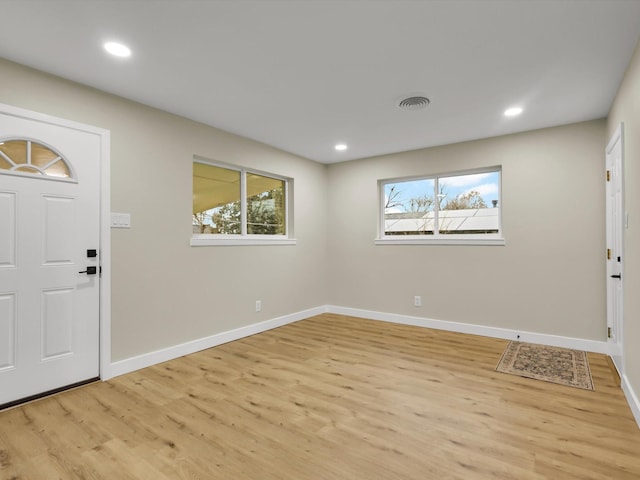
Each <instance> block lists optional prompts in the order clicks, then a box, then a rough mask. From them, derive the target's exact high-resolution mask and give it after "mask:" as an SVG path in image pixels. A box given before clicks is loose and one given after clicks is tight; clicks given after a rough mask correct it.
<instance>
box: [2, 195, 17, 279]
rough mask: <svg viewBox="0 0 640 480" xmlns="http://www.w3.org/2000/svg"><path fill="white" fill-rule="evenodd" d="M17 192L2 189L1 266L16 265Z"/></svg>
mask: <svg viewBox="0 0 640 480" xmlns="http://www.w3.org/2000/svg"><path fill="white" fill-rule="evenodd" d="M16 204H17V201H16V194H15V192H2V191H0V226H1V227H2V228H0V268H11V267H15V266H16V232H17V227H16V219H17V215H16Z"/></svg>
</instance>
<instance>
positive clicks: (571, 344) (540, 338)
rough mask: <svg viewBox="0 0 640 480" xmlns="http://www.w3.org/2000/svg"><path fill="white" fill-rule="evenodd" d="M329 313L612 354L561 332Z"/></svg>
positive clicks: (347, 310)
mask: <svg viewBox="0 0 640 480" xmlns="http://www.w3.org/2000/svg"><path fill="white" fill-rule="evenodd" d="M326 308H327V312H329V313H336V314H339V315H349V316H352V317H359V318H368V319H370V320H381V321H384V322H392V323H400V324H403V325H413V326H416V327H425V328H434V329H436V330H447V331H450V332H459V333H469V334H472V335H482V336H484V337H493V338H504V339H507V340H516V341H519V342H528V343H539V344H542V345H550V346H553V347H563V348H571V349H574V350H585V351H587V352H595V353H604V354H606V355H609V350H610V345H609V344H608V343H607V342H600V341H597V340H585V339H582V338H573V337H561V336H558V335H547V334H543V333H534V332H524V331H519V330H511V329H506V328H497V327H488V326H484V325H473V324H470V323H459V322H450V321H446V320H434V319H430V318H422V317H411V316H407V315H397V314H394V313H383V312H376V311H372V310H361V309H358V308H348V307H337V306H334V305H328V306H327V307H326Z"/></svg>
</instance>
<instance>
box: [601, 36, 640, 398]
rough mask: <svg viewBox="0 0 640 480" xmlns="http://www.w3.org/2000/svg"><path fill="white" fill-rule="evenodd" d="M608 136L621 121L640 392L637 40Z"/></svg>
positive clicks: (629, 349) (628, 311) (633, 352)
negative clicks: (622, 125)
mask: <svg viewBox="0 0 640 480" xmlns="http://www.w3.org/2000/svg"><path fill="white" fill-rule="evenodd" d="M608 120H609V121H608V125H607V127H608V128H607V133H608V136H607V138H610V137H611V135H613V133H614V131H615V129H616V127H617V126H618V125H619V124H620V123H621V122H622V123H624V153H623V155H624V175H625V181H624V189H625V192H624V201H625V209H626V211H627V212H628V214H629V227H628V228H627V229H626V230H625V235H624V345H623V350H624V373H625V375H626V377H627V379H628V381H629V383H630V384H631V387H632V388H633V390H634V391H635V393H636V395H640V297H639V296H638V292H639V291H640V248H638V246H639V245H640V182H639V180H640V44H639V45H638V46H637V47H636V50H635V53H634V55H633V58H632V60H631V63H630V64H629V67H628V68H627V72H626V74H625V77H624V80H623V82H622V84H621V86H620V89H619V91H618V94H617V95H616V98H615V101H614V103H613V107H612V109H611V112H610V114H609V119H608Z"/></svg>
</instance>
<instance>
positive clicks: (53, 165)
mask: <svg viewBox="0 0 640 480" xmlns="http://www.w3.org/2000/svg"><path fill="white" fill-rule="evenodd" d="M2 173H6V174H14V175H35V176H37V177H40V178H48V179H50V180H72V181H74V180H76V178H75V174H74V172H73V169H72V168H71V165H70V164H69V162H67V160H66V159H65V158H64V157H63V156H62V155H61V154H60V153H58V152H56V151H55V150H54V149H53V148H51V147H49V146H47V145H44V144H42V143H39V142H36V141H34V140H29V139H10V140H0V174H2Z"/></svg>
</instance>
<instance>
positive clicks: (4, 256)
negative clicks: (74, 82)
mask: <svg viewBox="0 0 640 480" xmlns="http://www.w3.org/2000/svg"><path fill="white" fill-rule="evenodd" d="M100 154H101V146H100V136H99V135H95V134H92V133H88V132H86V131H82V130H81V129H76V128H73V127H70V126H65V125H63V124H56V123H55V122H52V121H51V120H50V119H47V120H46V121H44V120H40V119H35V118H28V117H27V116H24V115H20V114H14V113H11V112H6V111H1V110H0V405H3V404H8V403H12V402H15V401H18V400H21V399H25V398H28V397H31V396H35V395H38V394H41V393H44V392H48V391H50V390H55V389H58V388H61V387H65V386H69V385H73V384H76V383H79V382H82V381H86V380H89V379H92V378H95V377H98V376H99V373H100V363H99V359H100V351H99V345H100V338H99V332H100V329H99V327H100V313H99V312H100V305H99V301H100V297H99V291H100V245H99V241H100ZM94 252H95V253H94ZM93 269H95V273H93V272H94V270H93Z"/></svg>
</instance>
